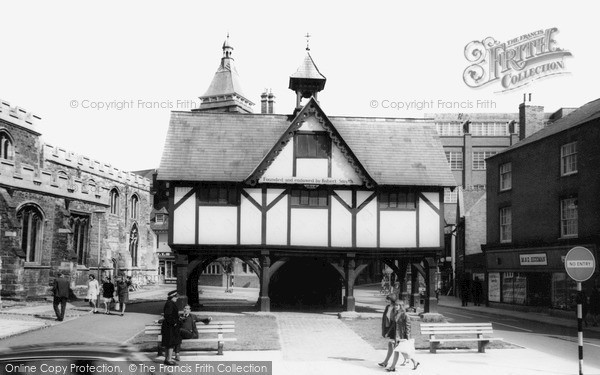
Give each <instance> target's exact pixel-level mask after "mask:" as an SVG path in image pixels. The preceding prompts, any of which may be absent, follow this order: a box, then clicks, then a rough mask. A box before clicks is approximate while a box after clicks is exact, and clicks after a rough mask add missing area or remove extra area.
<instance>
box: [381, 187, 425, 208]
mask: <svg viewBox="0 0 600 375" xmlns="http://www.w3.org/2000/svg"><path fill="white" fill-rule="evenodd" d="M415 206H416V204H415V193H409V192H402V191H383V192H381V193H379V208H380V209H382V210H414V209H415Z"/></svg>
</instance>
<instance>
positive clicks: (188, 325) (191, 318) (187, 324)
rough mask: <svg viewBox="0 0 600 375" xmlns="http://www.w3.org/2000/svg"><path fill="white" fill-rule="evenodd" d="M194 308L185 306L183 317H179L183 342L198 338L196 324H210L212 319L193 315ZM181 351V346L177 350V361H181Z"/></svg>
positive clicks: (180, 334)
mask: <svg viewBox="0 0 600 375" xmlns="http://www.w3.org/2000/svg"><path fill="white" fill-rule="evenodd" d="M191 312H192V308H191V307H190V305H185V307H184V308H183V315H182V316H180V317H179V327H180V328H179V336H180V337H181V339H182V340H190V339H197V338H198V336H199V335H198V328H196V322H202V323H204V324H208V323H210V321H211V320H212V317H211V316H209V317H208V318H205V319H202V318H200V317H198V316H196V315H194V314H192V313H191ZM180 350H181V344H179V345H177V347H176V348H175V360H176V361H179V360H180V357H179V351H180Z"/></svg>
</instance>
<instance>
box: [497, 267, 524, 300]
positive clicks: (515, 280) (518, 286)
mask: <svg viewBox="0 0 600 375" xmlns="http://www.w3.org/2000/svg"><path fill="white" fill-rule="evenodd" d="M526 297H527V277H526V276H525V275H524V274H521V273H518V272H504V273H502V302H504V303H512V304H516V305H523V304H525V299H526Z"/></svg>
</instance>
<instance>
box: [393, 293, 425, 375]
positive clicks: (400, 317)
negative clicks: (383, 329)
mask: <svg viewBox="0 0 600 375" xmlns="http://www.w3.org/2000/svg"><path fill="white" fill-rule="evenodd" d="M410 328H411V327H410V319H409V317H408V315H407V314H406V310H405V309H404V306H403V305H402V302H401V301H398V300H396V301H395V302H394V313H393V319H392V324H391V325H390V328H389V330H388V333H387V337H389V338H390V340H393V341H394V359H393V361H392V365H391V366H390V367H389V368H388V369H387V371H388V372H393V371H396V364H397V363H398V359H399V358H400V355H402V358H403V361H402V363H401V364H400V366H404V365H405V364H406V362H407V361H408V360H411V361H412V363H413V370H416V369H417V367H419V365H420V364H421V363H420V362H419V361H417V360H416V359H415V340H414V339H411V337H410Z"/></svg>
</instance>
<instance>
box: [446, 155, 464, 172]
mask: <svg viewBox="0 0 600 375" xmlns="http://www.w3.org/2000/svg"><path fill="white" fill-rule="evenodd" d="M446 159H447V160H448V163H449V164H450V169H452V170H453V171H461V170H462V169H463V153H462V151H446Z"/></svg>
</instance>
